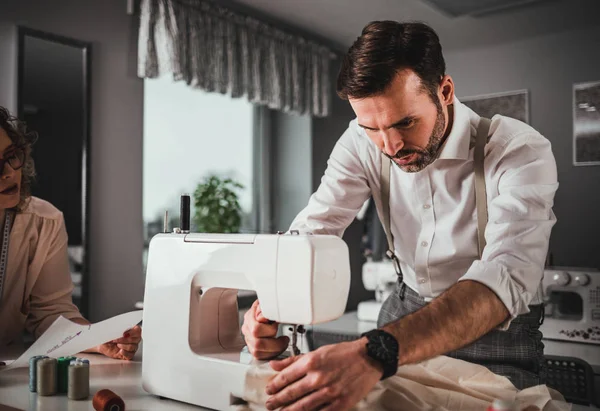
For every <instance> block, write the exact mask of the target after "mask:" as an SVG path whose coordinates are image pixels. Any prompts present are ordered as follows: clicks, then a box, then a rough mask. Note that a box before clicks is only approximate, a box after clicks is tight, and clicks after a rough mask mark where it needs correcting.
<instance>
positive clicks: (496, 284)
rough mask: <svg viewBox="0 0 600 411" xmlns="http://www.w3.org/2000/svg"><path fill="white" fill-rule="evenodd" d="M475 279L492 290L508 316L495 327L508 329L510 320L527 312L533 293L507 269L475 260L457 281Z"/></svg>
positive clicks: (502, 329) (489, 262)
mask: <svg viewBox="0 0 600 411" xmlns="http://www.w3.org/2000/svg"><path fill="white" fill-rule="evenodd" d="M464 280H471V281H477V282H479V283H481V284H483V285H485V286H487V287H488V288H489V289H490V290H492V291H493V292H494V293H495V294H496V295H497V296H498V298H499V299H500V301H502V303H503V304H504V306H505V307H506V309H507V310H508V312H509V314H510V316H509V318H507V319H506V320H505V321H504V322H502V324H500V325H499V326H498V327H497V329H499V330H501V331H506V330H508V327H510V324H511V322H512V320H514V319H515V318H516V317H517V316H519V315H521V314H526V313H528V312H529V307H528V305H529V302H530V301H531V300H532V298H533V295H532V293H530V292H527V291H526V290H525V288H523V286H521V285H520V284H519V283H517V282H516V281H515V280H514V279H513V278H512V277H511V275H510V272H509V271H508V269H507V268H506V267H504V266H502V265H500V264H497V263H494V262H491V261H481V260H477V261H474V262H473V264H471V267H470V268H469V270H468V271H467V273H466V274H465V275H464V276H462V277H461V278H460V279H459V281H464Z"/></svg>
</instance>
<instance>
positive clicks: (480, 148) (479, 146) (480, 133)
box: [473, 117, 491, 259]
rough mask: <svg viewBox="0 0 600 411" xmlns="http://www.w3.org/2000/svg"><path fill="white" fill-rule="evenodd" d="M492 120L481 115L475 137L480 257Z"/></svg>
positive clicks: (483, 240) (474, 157) (485, 209)
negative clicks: (486, 165) (488, 142)
mask: <svg viewBox="0 0 600 411" xmlns="http://www.w3.org/2000/svg"><path fill="white" fill-rule="evenodd" d="M490 124H491V120H490V119H488V118H484V117H481V120H480V121H479V126H477V137H475V150H474V152H473V160H474V163H475V165H474V166H475V205H476V207H477V248H478V249H479V259H481V256H482V255H483V249H484V247H485V226H486V225H487V222H488V213H487V198H486V195H485V176H484V174H483V157H484V155H485V153H484V148H485V144H486V143H487V140H488V135H489V134H490Z"/></svg>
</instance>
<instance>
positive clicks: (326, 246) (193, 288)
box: [142, 233, 350, 410]
mask: <svg viewBox="0 0 600 411" xmlns="http://www.w3.org/2000/svg"><path fill="white" fill-rule="evenodd" d="M349 288H350V263H349V258H348V248H347V246H346V243H344V241H343V240H342V239H340V238H338V237H335V236H325V235H298V234H283V235H282V234H272V235H271V234H266V235H254V234H196V233H193V234H158V235H156V236H155V237H154V238H153V239H152V241H151V243H150V248H149V256H148V268H147V273H146V289H145V296H144V317H143V338H144V360H143V362H142V385H143V388H144V389H145V390H146V391H147V392H149V393H152V394H155V395H159V396H162V397H166V398H172V399H175V400H179V401H184V402H187V403H191V404H195V405H200V406H204V407H209V408H213V409H219V410H223V409H228V408H229V407H230V406H231V405H232V404H238V403H240V400H239V399H240V398H241V396H242V393H243V387H244V381H245V376H246V371H247V370H248V369H249V367H250V366H252V365H254V364H256V363H257V361H256V360H250V361H248V360H247V359H246V358H248V356H241V355H240V354H241V351H242V349H243V348H244V341H243V339H242V337H241V332H240V324H239V315H238V307H237V292H238V290H254V291H256V293H257V296H258V299H259V301H260V305H261V309H262V312H263V315H264V316H265V317H266V318H268V319H270V320H273V321H276V322H279V323H283V324H293V325H308V324H316V323H321V322H327V321H331V320H334V319H336V318H338V317H340V316H341V315H342V314H343V313H344V310H345V308H346V302H347V299H348V292H349Z"/></svg>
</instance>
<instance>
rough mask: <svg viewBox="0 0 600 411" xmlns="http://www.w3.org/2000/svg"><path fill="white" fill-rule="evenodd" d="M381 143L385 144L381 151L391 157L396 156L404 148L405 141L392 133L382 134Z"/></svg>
mask: <svg viewBox="0 0 600 411" xmlns="http://www.w3.org/2000/svg"><path fill="white" fill-rule="evenodd" d="M381 141H382V143H383V147H381V150H382V151H383V152H384V153H385V154H387V155H388V156H391V157H393V156H395V155H396V153H397V152H398V151H400V150H401V149H402V147H404V140H402V138H401V137H400V136H395V135H392V133H390V132H382V138H381Z"/></svg>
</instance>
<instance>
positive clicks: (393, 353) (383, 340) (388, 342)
mask: <svg viewBox="0 0 600 411" xmlns="http://www.w3.org/2000/svg"><path fill="white" fill-rule="evenodd" d="M369 345H370V346H371V347H370V348H371V349H372V350H373V351H374V353H373V354H375V356H376V357H377V358H378V359H379V360H380V361H382V362H392V361H397V357H398V343H397V342H396V340H395V339H394V338H393V337H391V336H389V335H387V334H384V333H375V334H374V335H371V338H370V343H369Z"/></svg>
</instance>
